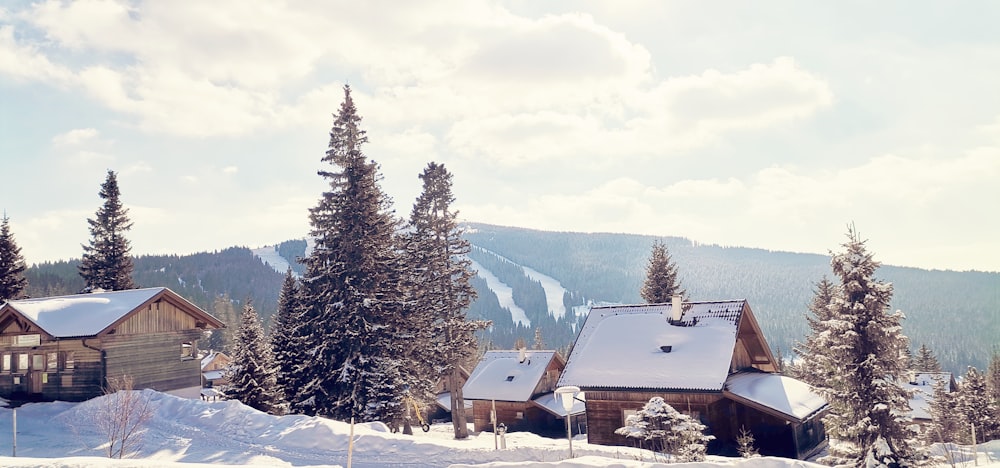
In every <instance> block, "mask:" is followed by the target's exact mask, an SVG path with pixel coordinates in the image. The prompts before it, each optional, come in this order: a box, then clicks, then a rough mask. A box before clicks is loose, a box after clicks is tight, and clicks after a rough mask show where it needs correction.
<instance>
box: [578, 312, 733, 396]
mask: <svg viewBox="0 0 1000 468" xmlns="http://www.w3.org/2000/svg"><path fill="white" fill-rule="evenodd" d="M745 306H746V301H745V300H737V301H718V302H685V303H684V305H683V316H682V319H681V321H680V322H677V323H676V324H671V323H670V322H668V320H667V318H668V317H670V315H671V308H672V305H671V304H641V305H617V306H600V307H593V308H592V309H591V310H590V315H588V316H587V321H586V322H585V323H584V325H583V328H582V329H581V330H580V336H579V337H578V338H577V340H576V345H575V346H574V347H573V352H572V354H570V357H569V358H568V359H567V361H566V369H565V370H563V374H562V378H560V379H559V385H576V386H578V387H580V388H583V389H584V390H586V389H655V390H668V389H676V390H680V389H683V390H710V391H721V390H722V387H723V384H725V382H726V377H727V376H728V375H729V367H730V363H731V362H732V359H733V350H734V349H735V346H736V332H737V327H738V324H739V323H740V317H741V316H742V313H743V310H744V307H745ZM661 346H670V347H671V348H670V351H669V352H664V351H663V350H661Z"/></svg>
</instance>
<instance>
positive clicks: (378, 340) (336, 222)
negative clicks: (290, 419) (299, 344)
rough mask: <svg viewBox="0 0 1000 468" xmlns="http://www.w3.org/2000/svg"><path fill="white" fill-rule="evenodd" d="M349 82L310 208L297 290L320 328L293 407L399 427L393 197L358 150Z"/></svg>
mask: <svg viewBox="0 0 1000 468" xmlns="http://www.w3.org/2000/svg"><path fill="white" fill-rule="evenodd" d="M360 123H361V116H360V115H358V113H357V109H356V107H355V105H354V100H353V99H352V98H351V89H350V87H349V86H344V101H343V103H341V106H340V109H339V111H338V113H337V114H336V115H335V119H334V123H333V128H332V129H331V130H330V145H329V150H328V151H327V152H326V156H324V157H323V158H322V161H323V162H326V163H329V164H330V165H331V166H332V169H330V170H324V171H319V175H320V176H321V177H323V178H324V179H326V181H327V182H328V183H329V184H330V186H329V189H328V190H327V191H325V192H323V194H322V197H321V198H320V200H319V202H318V203H317V204H316V206H315V207H313V208H312V209H310V213H309V220H310V224H311V225H312V228H311V230H310V234H311V235H312V236H313V237H314V238H315V242H316V244H315V246H314V248H313V250H312V252H311V254H310V255H309V256H308V257H306V258H304V259H303V260H304V263H305V266H306V272H305V275H304V276H303V280H302V288H301V294H300V296H299V297H300V300H301V307H302V314H303V315H302V321H303V322H307V323H309V324H310V326H311V327H313V328H314V329H313V330H312V332H311V333H309V334H308V336H307V339H308V340H307V342H306V343H304V346H305V348H306V352H307V354H308V356H309V359H308V361H307V362H306V363H304V367H303V377H304V378H305V380H306V383H305V384H304V385H303V386H302V388H301V391H300V392H299V394H298V395H297V397H296V404H297V407H299V408H302V409H303V411H305V412H306V413H310V414H317V415H323V416H329V417H333V418H336V419H341V420H346V419H349V418H356V419H358V420H361V421H372V420H382V421H394V420H396V419H398V417H399V415H400V414H401V408H402V406H401V404H400V398H401V392H402V391H403V387H404V386H405V385H404V383H403V380H402V373H403V371H404V369H403V364H404V360H403V358H402V354H403V353H402V351H403V345H404V341H403V337H401V336H400V333H401V332H404V331H405V330H407V324H406V323H405V322H404V321H403V317H402V313H401V312H402V290H401V286H400V282H401V280H402V274H401V270H402V261H401V256H400V255H399V253H398V250H397V249H398V242H397V239H396V238H395V231H396V229H397V227H398V226H399V221H398V220H397V219H396V217H395V216H394V214H393V213H392V209H391V200H390V199H389V197H388V196H387V195H385V194H384V193H383V192H382V190H381V188H380V187H379V181H380V180H381V176H380V174H379V171H378V165H377V164H376V163H375V162H373V161H369V160H368V159H367V158H366V156H365V155H364V153H363V152H362V146H363V145H364V144H365V143H366V142H367V140H368V138H367V136H366V135H365V131H364V130H362V129H361V128H360V126H359V125H360Z"/></svg>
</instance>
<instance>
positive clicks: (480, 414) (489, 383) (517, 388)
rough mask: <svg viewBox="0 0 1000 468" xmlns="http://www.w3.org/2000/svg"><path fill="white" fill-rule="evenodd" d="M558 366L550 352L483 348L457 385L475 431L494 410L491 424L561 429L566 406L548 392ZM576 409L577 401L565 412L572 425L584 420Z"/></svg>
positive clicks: (486, 425)
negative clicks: (469, 407)
mask: <svg viewBox="0 0 1000 468" xmlns="http://www.w3.org/2000/svg"><path fill="white" fill-rule="evenodd" d="M564 366H565V361H564V360H563V358H562V356H560V355H559V353H557V352H555V351H539V350H531V351H528V350H523V349H522V350H519V351H487V352H486V353H485V354H483V357H482V359H480V361H479V364H477V365H476V368H475V369H473V371H472V373H471V374H470V375H469V380H468V381H466V383H465V386H464V387H463V388H462V393H463V394H464V396H465V400H466V401H471V402H472V414H473V423H474V428H475V430H476V431H492V430H493V419H492V418H491V415H492V414H494V411H495V414H496V422H497V424H503V425H504V426H506V428H507V430H508V431H527V432H534V433H536V434H540V435H546V436H552V435H560V434H563V435H564V434H566V426H565V424H566V423H565V422H564V421H565V417H566V414H565V413H566V411H565V410H564V409H563V408H562V406H560V404H559V403H558V402H556V401H555V399H554V397H553V390H555V388H556V383H557V382H558V380H559V375H560V373H561V372H562V370H563V367H564ZM582 413H583V404H582V400H581V404H580V405H578V406H577V407H574V409H573V410H571V411H570V416H571V417H573V418H574V419H573V423H574V426H576V427H578V428H579V427H581V425H583V426H585V424H586V421H585V419H584V417H583V416H582ZM578 431H579V429H576V430H574V432H578Z"/></svg>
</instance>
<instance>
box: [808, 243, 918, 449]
mask: <svg viewBox="0 0 1000 468" xmlns="http://www.w3.org/2000/svg"><path fill="white" fill-rule="evenodd" d="M843 246H844V248H845V251H844V252H841V253H837V254H834V255H833V258H832V259H831V262H830V263H831V266H832V269H833V272H834V274H835V275H836V276H837V277H838V278H839V279H840V284H839V287H838V288H837V290H836V294H834V295H833V297H831V298H830V301H829V303H828V304H827V306H826V307H825V308H823V309H824V310H823V311H822V313H823V315H824V317H825V318H824V317H819V316H817V319H816V320H818V321H819V322H820V323H818V324H817V325H816V326H815V327H814V326H813V324H812V323H810V326H811V327H812V328H813V335H811V336H810V338H811V339H813V345H814V346H815V347H810V349H809V351H807V352H806V354H805V355H804V356H803V357H804V358H805V359H806V360H807V361H811V363H810V364H809V366H810V367H812V369H811V370H810V371H809V372H810V373H811V375H812V376H813V379H815V380H814V381H809V380H807V382H809V383H810V384H813V385H815V386H816V387H817V389H818V390H819V391H820V392H821V393H822V394H823V396H824V397H826V399H827V401H828V402H829V403H830V407H831V410H830V414H829V415H828V416H827V417H826V418H824V423H825V424H826V426H827V429H828V431H829V432H830V435H831V437H835V438H838V439H840V440H842V441H845V442H849V443H852V444H853V445H854V448H853V449H851V448H845V452H844V453H843V454H839V453H834V455H835V456H843V457H845V458H846V459H847V460H849V461H852V462H853V463H855V464H866V465H868V466H872V467H877V466H884V467H899V466H908V465H910V464H912V460H913V458H914V454H913V450H912V448H911V447H910V445H909V442H908V441H909V439H911V438H912V432H911V431H910V429H908V427H907V423H908V421H907V420H905V419H904V416H901V415H906V414H908V413H909V401H908V395H907V392H906V390H904V389H903V387H902V386H901V383H902V382H904V381H905V374H906V371H907V369H906V364H905V360H904V359H903V356H904V355H905V352H904V350H905V347H906V346H908V341H909V340H908V339H907V338H906V336H904V335H903V334H902V332H901V328H902V327H901V322H902V319H903V314H902V313H901V312H898V311H897V312H895V313H887V309H888V308H889V304H890V301H891V299H892V285H891V284H888V283H884V282H881V281H878V280H876V279H875V277H874V273H875V270H876V269H878V267H879V266H880V263H879V262H876V261H875V260H874V259H873V258H872V255H871V254H870V253H868V252H867V250H866V248H865V242H864V241H862V240H860V239H859V237H858V235H857V233H856V232H855V231H854V229H853V227H852V228H851V229H850V230H849V231H848V242H847V243H845V244H844V245H843ZM821 302H822V301H821ZM827 314H828V315H827ZM817 315H819V314H817ZM817 328H819V329H820V330H822V331H821V332H820V333H821V334H822V335H823V336H815V334H816V330H817ZM820 346H822V347H823V348H818V347H820ZM817 351H818V352H817ZM807 375H808V374H807ZM817 377H826V378H827V379H826V380H825V381H820V379H819V378H817ZM842 448H843V447H842ZM831 452H832V451H831Z"/></svg>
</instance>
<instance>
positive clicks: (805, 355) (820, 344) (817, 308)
mask: <svg viewBox="0 0 1000 468" xmlns="http://www.w3.org/2000/svg"><path fill="white" fill-rule="evenodd" d="M838 294H839V290H838V289H837V286H836V285H835V284H833V283H832V282H830V280H828V279H827V278H825V277H824V278H823V279H822V280H820V281H819V282H818V283H816V288H815V289H814V290H813V299H812V302H810V303H809V306H808V308H809V312H811V315H806V323H808V325H809V329H810V330H811V333H810V334H809V335H808V336H807V337H806V341H805V342H804V343H797V344H796V345H795V347H794V348H793V350H794V351H795V354H797V355H798V356H800V357H801V358H802V359H801V360H800V362H799V363H798V364H797V365H795V366H794V371H793V372H792V375H793V376H794V377H795V378H797V379H800V380H802V381H803V382H806V383H808V384H809V385H812V386H814V387H822V386H825V385H827V383H828V382H830V381H831V379H832V378H833V375H834V373H835V372H837V367H838V366H839V363H840V362H841V360H842V359H845V358H846V356H845V355H844V353H843V351H844V350H843V349H842V348H839V347H834V346H833V344H834V342H835V341H836V340H837V338H838V335H837V334H836V332H833V329H834V328H836V327H838V326H840V325H842V324H840V323H838V322H833V321H831V318H832V316H833V314H832V311H831V309H830V305H831V304H832V303H833V299H834V297H836V296H837V295H838Z"/></svg>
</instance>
